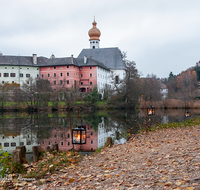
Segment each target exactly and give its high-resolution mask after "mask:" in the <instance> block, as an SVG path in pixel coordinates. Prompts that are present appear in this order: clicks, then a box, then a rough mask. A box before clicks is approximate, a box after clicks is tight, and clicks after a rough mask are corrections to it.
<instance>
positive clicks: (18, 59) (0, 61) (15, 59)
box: [0, 55, 38, 66]
mask: <svg viewBox="0 0 200 190" xmlns="http://www.w3.org/2000/svg"><path fill="white" fill-rule="evenodd" d="M0 65H15V66H16V65H17V66H19V65H22V66H23V65H24V66H38V65H34V64H33V57H32V56H10V55H1V56H0Z"/></svg>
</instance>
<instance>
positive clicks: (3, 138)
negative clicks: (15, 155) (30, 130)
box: [0, 134, 38, 153]
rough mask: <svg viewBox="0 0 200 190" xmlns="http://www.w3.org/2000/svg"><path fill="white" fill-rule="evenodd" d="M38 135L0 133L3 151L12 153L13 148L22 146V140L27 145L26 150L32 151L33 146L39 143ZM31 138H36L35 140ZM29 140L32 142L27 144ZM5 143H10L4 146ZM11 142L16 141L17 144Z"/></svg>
mask: <svg viewBox="0 0 200 190" xmlns="http://www.w3.org/2000/svg"><path fill="white" fill-rule="evenodd" d="M36 138H37V135H35V134H26V135H22V134H21V135H18V136H8V137H6V136H4V135H0V143H1V147H2V148H3V151H6V152H9V153H12V152H13V150H15V149H16V146H20V142H23V143H24V145H25V146H26V152H32V147H33V146H36V145H38V144H37V143H36V142H35V140H36ZM31 139H34V140H33V141H32V140H31ZM27 142H31V144H28V145H27ZM4 143H9V146H8V147H4ZM11 143H16V146H11Z"/></svg>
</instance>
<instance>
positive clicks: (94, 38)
mask: <svg viewBox="0 0 200 190" xmlns="http://www.w3.org/2000/svg"><path fill="white" fill-rule="evenodd" d="M92 25H93V27H92V28H91V29H90V30H89V32H88V35H89V36H90V39H89V41H90V49H96V48H99V41H100V39H99V37H100V36H101V32H100V30H99V29H98V28H97V27H96V25H97V23H96V22H95V19H94V22H93V23H92Z"/></svg>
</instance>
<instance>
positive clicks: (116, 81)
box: [115, 76, 119, 84]
mask: <svg viewBox="0 0 200 190" xmlns="http://www.w3.org/2000/svg"><path fill="white" fill-rule="evenodd" d="M118 83H119V76H115V84H118Z"/></svg>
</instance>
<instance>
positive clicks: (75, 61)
mask: <svg viewBox="0 0 200 190" xmlns="http://www.w3.org/2000/svg"><path fill="white" fill-rule="evenodd" d="M0 65H8V66H9V65H11V66H35V67H44V66H58V65H75V66H78V67H79V66H99V67H102V68H104V69H107V70H108V68H107V67H106V66H105V65H104V64H103V63H101V62H99V61H97V60H94V59H91V58H87V62H86V63H84V58H74V57H64V58H50V59H49V58H46V57H37V64H33V57H32V56H5V55H4V56H0Z"/></svg>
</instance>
